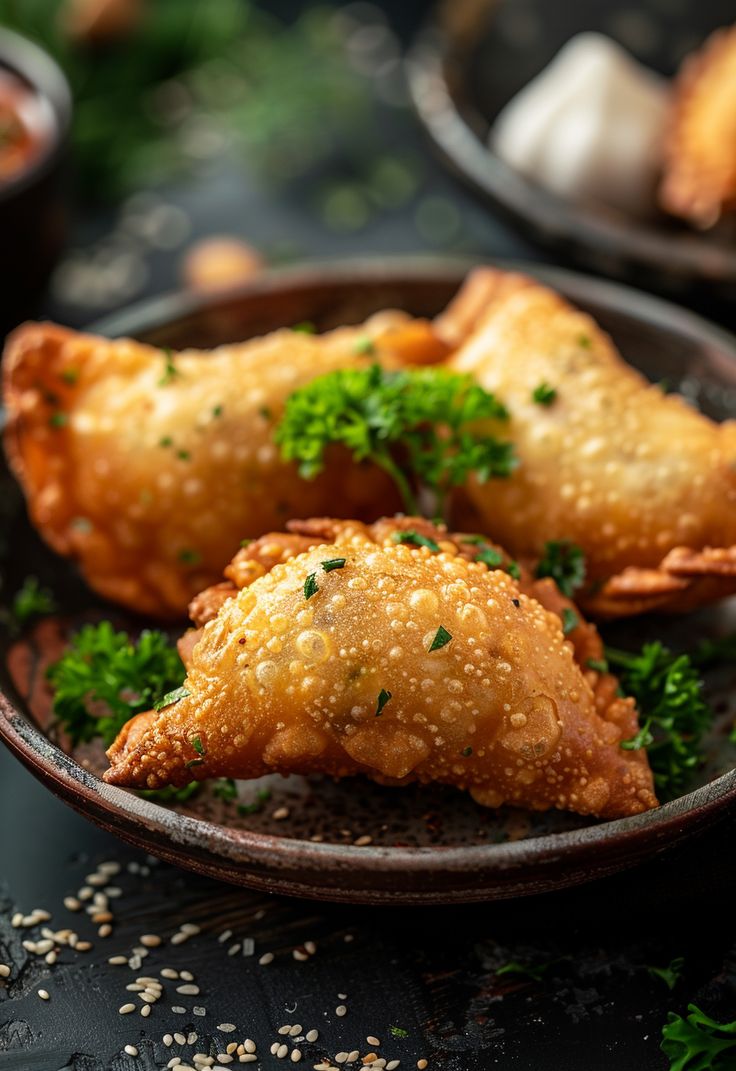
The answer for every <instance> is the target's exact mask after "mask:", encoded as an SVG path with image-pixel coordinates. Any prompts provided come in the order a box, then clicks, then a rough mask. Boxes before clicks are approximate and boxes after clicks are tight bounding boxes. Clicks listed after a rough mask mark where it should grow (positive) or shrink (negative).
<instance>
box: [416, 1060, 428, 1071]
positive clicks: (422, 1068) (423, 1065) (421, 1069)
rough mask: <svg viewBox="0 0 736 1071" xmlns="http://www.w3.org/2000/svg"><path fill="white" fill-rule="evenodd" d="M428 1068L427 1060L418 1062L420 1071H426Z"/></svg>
mask: <svg viewBox="0 0 736 1071" xmlns="http://www.w3.org/2000/svg"><path fill="white" fill-rule="evenodd" d="M427 1066H428V1064H427V1061H426V1060H417V1067H418V1068H419V1071H424V1068H425V1067H427Z"/></svg>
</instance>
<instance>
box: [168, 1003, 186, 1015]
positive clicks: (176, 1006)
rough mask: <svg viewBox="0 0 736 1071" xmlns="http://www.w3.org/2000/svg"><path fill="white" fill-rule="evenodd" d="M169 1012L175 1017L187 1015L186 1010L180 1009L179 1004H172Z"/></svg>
mask: <svg viewBox="0 0 736 1071" xmlns="http://www.w3.org/2000/svg"><path fill="white" fill-rule="evenodd" d="M171 1010H172V1012H174V1013H175V1014H176V1015H186V1014H187V1009H186V1008H182V1006H181V1004H173V1005H172V1007H171Z"/></svg>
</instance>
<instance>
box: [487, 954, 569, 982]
mask: <svg viewBox="0 0 736 1071" xmlns="http://www.w3.org/2000/svg"><path fill="white" fill-rule="evenodd" d="M554 962H557V961H556V960H555V961H554ZM551 966H552V963H537V964H530V963H519V961H518V960H515V959H512V960H509V962H508V963H504V964H503V966H502V967H499V968H498V970H497V971H496V977H500V976H501V975H504V974H519V975H523V976H524V977H526V978H532V979H533V980H534V981H535V982H541V980H542V978H543V976H544V975H545V974H546V973H547V971H548V970H549V968H550V967H551Z"/></svg>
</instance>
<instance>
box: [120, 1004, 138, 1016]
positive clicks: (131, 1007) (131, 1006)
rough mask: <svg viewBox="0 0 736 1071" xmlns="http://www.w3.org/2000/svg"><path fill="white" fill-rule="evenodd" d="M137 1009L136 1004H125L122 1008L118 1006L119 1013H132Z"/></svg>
mask: <svg viewBox="0 0 736 1071" xmlns="http://www.w3.org/2000/svg"><path fill="white" fill-rule="evenodd" d="M134 1011H135V1004H123V1006H122V1007H121V1008H118V1015H130V1013H131V1012H134Z"/></svg>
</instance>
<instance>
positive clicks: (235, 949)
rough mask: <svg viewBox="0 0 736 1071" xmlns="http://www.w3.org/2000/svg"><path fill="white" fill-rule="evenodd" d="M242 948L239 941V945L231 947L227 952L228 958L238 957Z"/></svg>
mask: <svg viewBox="0 0 736 1071" xmlns="http://www.w3.org/2000/svg"><path fill="white" fill-rule="evenodd" d="M240 948H241V945H240V942H239V941H238V943H237V944H234V945H231V946H230V948H228V950H227V954H228V956H237V954H238V952H239V951H240Z"/></svg>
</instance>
